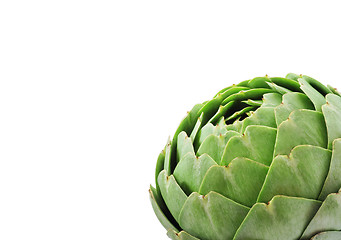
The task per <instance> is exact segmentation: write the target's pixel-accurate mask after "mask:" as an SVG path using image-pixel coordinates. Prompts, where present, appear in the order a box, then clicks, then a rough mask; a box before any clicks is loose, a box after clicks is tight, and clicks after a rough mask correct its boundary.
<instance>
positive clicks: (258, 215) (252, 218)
mask: <svg viewBox="0 0 341 240" xmlns="http://www.w3.org/2000/svg"><path fill="white" fill-rule="evenodd" d="M319 207H320V203H319V202H318V201H315V200H308V199H303V198H292V197H285V196H276V197H274V198H273V199H272V201H271V202H270V203H269V205H266V204H264V203H256V204H255V205H254V206H253V207H252V209H251V210H250V212H249V214H248V215H247V217H246V218H245V220H244V222H243V223H242V225H241V226H240V228H239V229H238V232H237V233H236V236H235V238H234V239H235V240H245V239H264V240H268V239H269V240H272V239H278V240H282V239H283V240H287V239H298V238H300V236H301V234H302V233H303V231H304V229H305V227H306V226H307V225H308V223H309V222H310V220H311V219H312V217H313V216H314V214H315V212H316V211H317V210H318V208H319Z"/></svg>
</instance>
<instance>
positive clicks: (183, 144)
mask: <svg viewBox="0 0 341 240" xmlns="http://www.w3.org/2000/svg"><path fill="white" fill-rule="evenodd" d="M187 153H193V154H195V153H194V147H193V143H192V139H191V138H189V137H188V136H187V134H186V132H181V133H180V134H179V135H178V144H177V154H178V157H177V159H178V161H179V162H181V160H182V158H183V157H184V156H185V155H186V154H187Z"/></svg>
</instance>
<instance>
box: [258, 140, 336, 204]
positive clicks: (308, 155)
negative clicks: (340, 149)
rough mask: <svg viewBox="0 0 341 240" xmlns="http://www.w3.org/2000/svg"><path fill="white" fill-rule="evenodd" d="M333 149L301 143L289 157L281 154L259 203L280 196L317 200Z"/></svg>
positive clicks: (271, 168)
mask: <svg viewBox="0 0 341 240" xmlns="http://www.w3.org/2000/svg"><path fill="white" fill-rule="evenodd" d="M330 157H331V151H329V150H326V149H324V148H320V147H316V146H310V145H301V146H297V147H295V148H294V149H293V150H292V152H291V153H290V155H289V157H288V156H286V155H278V156H277V157H276V158H275V159H274V160H273V162H272V164H271V166H270V169H269V172H268V175H267V177H266V180H265V182H264V186H263V188H262V190H261V191H260V193H259V197H258V202H268V201H270V200H271V198H272V197H274V196H276V195H286V196H292V197H304V198H310V199H317V198H318V196H319V194H320V192H321V189H322V186H323V182H324V180H325V179H326V176H327V174H328V170H329V162H330Z"/></svg>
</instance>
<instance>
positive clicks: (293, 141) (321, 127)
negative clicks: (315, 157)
mask: <svg viewBox="0 0 341 240" xmlns="http://www.w3.org/2000/svg"><path fill="white" fill-rule="evenodd" d="M327 144H328V139H327V131H326V124H325V122H324V118H323V115H322V113H320V112H316V111H312V110H307V109H298V110H294V111H293V112H292V113H291V114H290V115H289V118H288V119H287V120H285V121H284V122H282V123H281V124H280V125H279V127H278V132H277V139H276V144H275V152H274V156H277V155H289V154H290V152H291V150H292V149H293V148H294V147H296V146H298V145H313V146H319V147H323V148H327Z"/></svg>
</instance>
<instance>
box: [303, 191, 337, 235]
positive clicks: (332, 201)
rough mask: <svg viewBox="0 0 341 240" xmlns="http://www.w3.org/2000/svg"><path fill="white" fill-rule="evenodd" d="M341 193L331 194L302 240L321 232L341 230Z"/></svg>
mask: <svg viewBox="0 0 341 240" xmlns="http://www.w3.org/2000/svg"><path fill="white" fill-rule="evenodd" d="M340 216H341V193H340V192H338V193H331V194H329V195H328V196H327V198H326V200H325V201H324V202H323V203H322V205H321V207H320V209H319V210H318V211H317V213H316V214H315V216H314V218H313V219H312V220H311V222H310V223H309V225H308V227H307V228H306V230H305V231H304V233H303V235H302V237H301V239H302V240H308V239H310V238H311V237H312V236H313V235H315V234H317V233H319V232H325V231H333V230H341V217H340Z"/></svg>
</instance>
